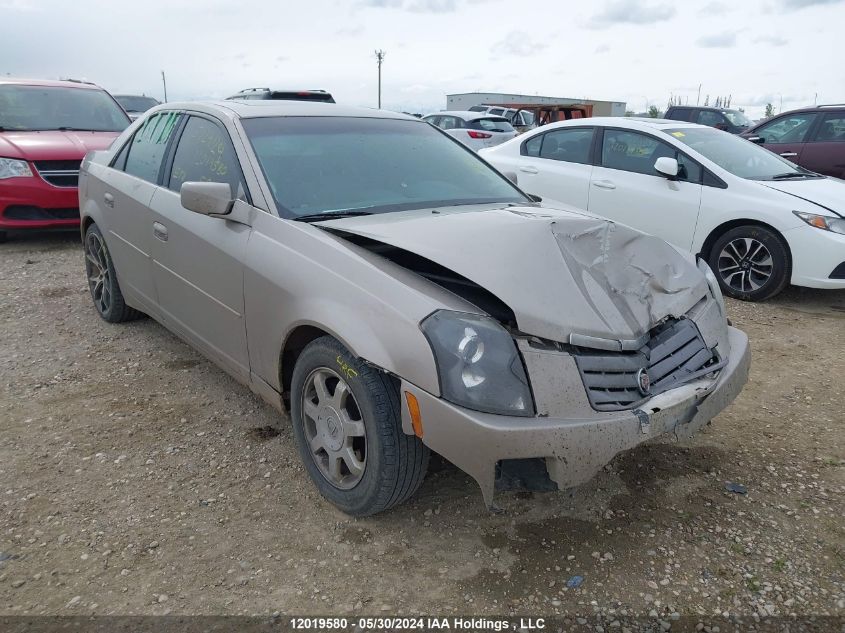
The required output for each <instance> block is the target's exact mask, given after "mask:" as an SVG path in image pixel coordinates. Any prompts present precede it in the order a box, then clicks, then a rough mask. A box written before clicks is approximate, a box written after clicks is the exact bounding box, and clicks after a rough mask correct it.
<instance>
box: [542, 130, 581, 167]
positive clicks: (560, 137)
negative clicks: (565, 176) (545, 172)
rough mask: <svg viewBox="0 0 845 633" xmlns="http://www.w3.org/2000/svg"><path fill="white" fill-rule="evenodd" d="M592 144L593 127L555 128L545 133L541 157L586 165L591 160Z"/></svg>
mask: <svg viewBox="0 0 845 633" xmlns="http://www.w3.org/2000/svg"><path fill="white" fill-rule="evenodd" d="M592 144H593V129H592V128H575V129H571V130H555V131H553V132H548V133H546V134H545V136H544V138H543V147H542V148H541V149H540V158H548V159H551V160H561V161H565V162H567V163H581V164H584V165H586V164H588V163H589V162H590V146H591V145H592Z"/></svg>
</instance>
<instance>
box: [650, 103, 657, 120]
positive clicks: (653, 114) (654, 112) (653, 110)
mask: <svg viewBox="0 0 845 633" xmlns="http://www.w3.org/2000/svg"><path fill="white" fill-rule="evenodd" d="M648 116H650V117H651V118H652V119H656V118H658V117H659V116H660V110H659V109H658V108H657V106H656V105H653V106H649V108H648Z"/></svg>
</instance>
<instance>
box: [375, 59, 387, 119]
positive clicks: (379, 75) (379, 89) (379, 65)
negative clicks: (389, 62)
mask: <svg viewBox="0 0 845 633" xmlns="http://www.w3.org/2000/svg"><path fill="white" fill-rule="evenodd" d="M384 55H385V52H384V51H383V50H381V49H379V50H377V51H376V61H377V62H378V109H379V110H381V63H382V62H383V61H384Z"/></svg>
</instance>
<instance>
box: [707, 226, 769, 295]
mask: <svg viewBox="0 0 845 633" xmlns="http://www.w3.org/2000/svg"><path fill="white" fill-rule="evenodd" d="M773 270H774V261H773V260H772V254H771V253H770V252H769V249H768V248H766V245H765V244H763V243H762V242H760V241H759V240H755V239H754V238H751V237H740V238H737V239H735V240H732V241H730V242H728V243H727V244H725V246H724V248H723V249H722V252H721V253H719V275H720V276H721V277H722V280H723V281H724V282H725V284H727V285H728V286H730V287H731V288H733V289H734V290H736V291H738V292H752V291H754V290H758V289H760V288H762V287H763V286H764V285H765V284H766V283H767V282H768V281H769V279H770V278H771V276H772V272H773Z"/></svg>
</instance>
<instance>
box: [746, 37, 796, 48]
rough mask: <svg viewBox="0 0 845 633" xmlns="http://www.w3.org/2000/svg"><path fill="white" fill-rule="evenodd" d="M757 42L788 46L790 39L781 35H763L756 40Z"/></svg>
mask: <svg viewBox="0 0 845 633" xmlns="http://www.w3.org/2000/svg"><path fill="white" fill-rule="evenodd" d="M754 43H755V44H771V45H772V46H786V45H787V44H789V40H788V39H785V38H783V37H781V36H780V35H761V36H760V37H758V38H756V39H755V40H754Z"/></svg>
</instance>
